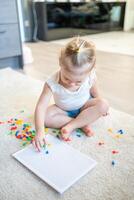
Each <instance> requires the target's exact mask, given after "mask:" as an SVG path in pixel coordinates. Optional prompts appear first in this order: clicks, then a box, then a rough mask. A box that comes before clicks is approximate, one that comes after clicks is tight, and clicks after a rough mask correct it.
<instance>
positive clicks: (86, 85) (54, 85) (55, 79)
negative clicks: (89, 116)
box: [46, 70, 96, 111]
mask: <svg viewBox="0 0 134 200" xmlns="http://www.w3.org/2000/svg"><path fill="white" fill-rule="evenodd" d="M95 79H96V74H95V70H92V71H91V74H90V76H89V77H87V79H86V80H85V81H84V82H83V84H82V85H81V86H80V87H79V89H78V90H76V91H70V90H68V89H67V88H65V87H64V86H62V85H61V84H59V71H57V72H56V73H54V74H53V75H52V76H51V77H50V78H48V79H47V81H46V83H47V84H48V85H49V87H50V88H51V90H52V93H53V97H54V101H55V104H56V105H57V106H58V107H59V108H61V109H62V110H65V111H70V110H76V109H79V108H81V107H82V106H83V105H84V104H85V103H86V102H87V101H88V99H90V98H91V94H90V88H91V87H92V85H93V83H94V81H95Z"/></svg>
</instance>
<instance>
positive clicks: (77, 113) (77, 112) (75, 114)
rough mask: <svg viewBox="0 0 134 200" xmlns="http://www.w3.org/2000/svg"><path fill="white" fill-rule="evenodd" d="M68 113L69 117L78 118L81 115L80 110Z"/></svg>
mask: <svg viewBox="0 0 134 200" xmlns="http://www.w3.org/2000/svg"><path fill="white" fill-rule="evenodd" d="M66 112H67V115H68V116H69V117H73V118H75V117H77V116H78V115H79V114H80V108H79V109H76V110H70V111H66Z"/></svg>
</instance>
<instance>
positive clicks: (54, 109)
mask: <svg viewBox="0 0 134 200" xmlns="http://www.w3.org/2000/svg"><path fill="white" fill-rule="evenodd" d="M71 120H72V118H71V117H69V116H67V113H66V112H65V111H64V110H62V109H60V108H59V107H58V106H56V105H55V104H54V105H51V106H49V107H48V109H47V111H46V115H45V126H46V127H50V128H62V127H63V126H65V125H66V124H67V123H69V122H70V121H71Z"/></svg>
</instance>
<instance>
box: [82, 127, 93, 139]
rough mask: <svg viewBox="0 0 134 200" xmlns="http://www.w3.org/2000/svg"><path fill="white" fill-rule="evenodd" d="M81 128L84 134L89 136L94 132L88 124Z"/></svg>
mask: <svg viewBox="0 0 134 200" xmlns="http://www.w3.org/2000/svg"><path fill="white" fill-rule="evenodd" d="M81 129H82V130H83V131H84V133H85V135H86V136H88V137H91V136H93V135H94V132H93V131H92V129H91V128H90V126H89V125H86V126H84V127H83V128H81Z"/></svg>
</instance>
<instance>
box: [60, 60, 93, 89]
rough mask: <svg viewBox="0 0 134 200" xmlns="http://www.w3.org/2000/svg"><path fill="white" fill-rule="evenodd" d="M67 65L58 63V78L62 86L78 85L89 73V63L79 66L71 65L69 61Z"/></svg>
mask: <svg viewBox="0 0 134 200" xmlns="http://www.w3.org/2000/svg"><path fill="white" fill-rule="evenodd" d="M68 64H69V65H68V66H67V67H66V66H64V65H60V66H61V71H60V79H61V82H62V84H63V85H64V86H66V87H73V86H80V85H81V84H82V83H83V82H84V81H85V79H86V78H87V77H88V76H89V75H90V72H91V69H92V67H91V64H90V63H86V64H84V65H83V66H81V67H76V66H71V63H69V62H68Z"/></svg>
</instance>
